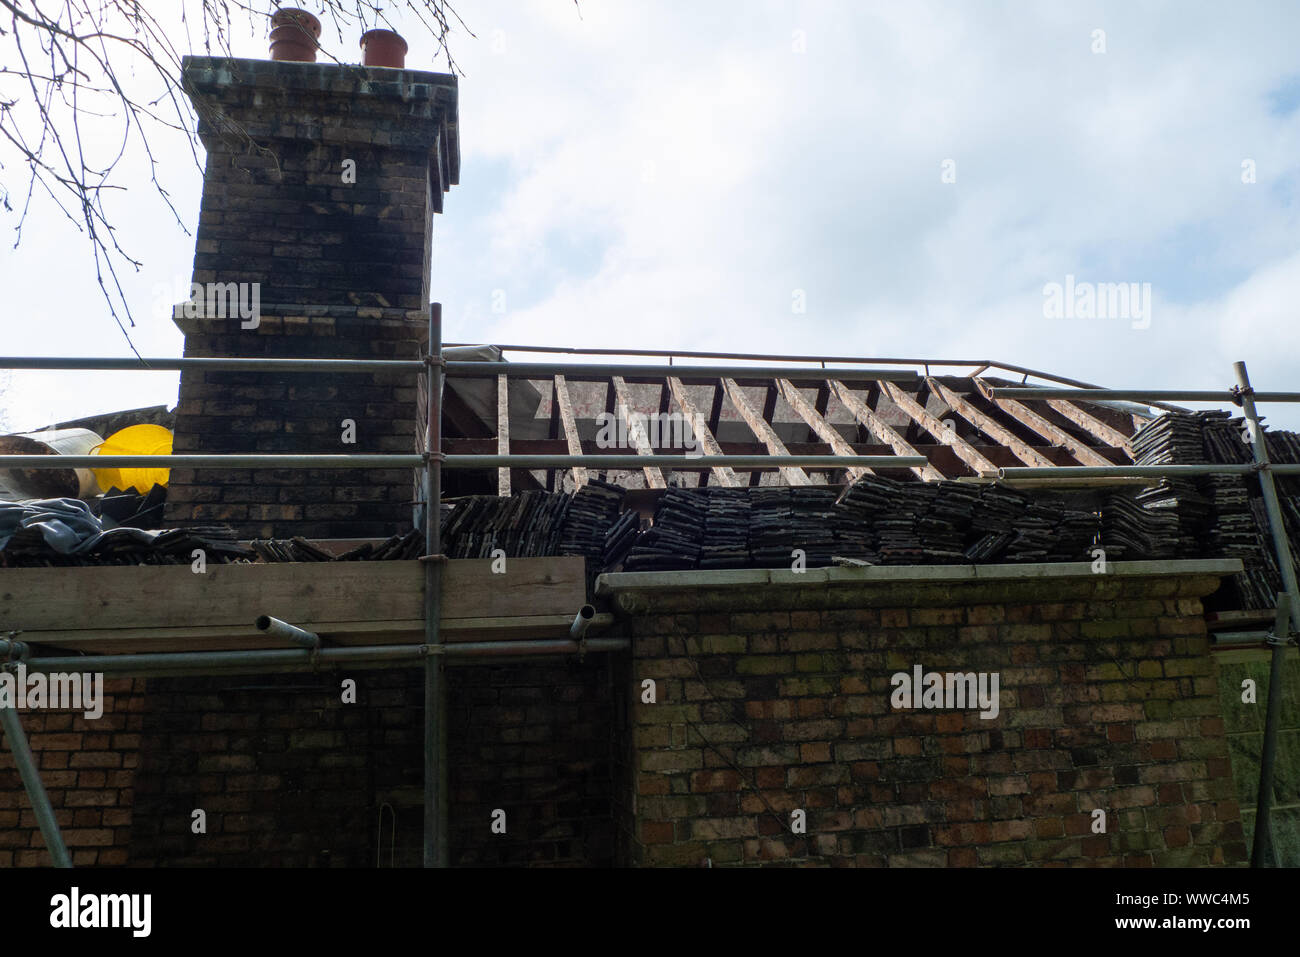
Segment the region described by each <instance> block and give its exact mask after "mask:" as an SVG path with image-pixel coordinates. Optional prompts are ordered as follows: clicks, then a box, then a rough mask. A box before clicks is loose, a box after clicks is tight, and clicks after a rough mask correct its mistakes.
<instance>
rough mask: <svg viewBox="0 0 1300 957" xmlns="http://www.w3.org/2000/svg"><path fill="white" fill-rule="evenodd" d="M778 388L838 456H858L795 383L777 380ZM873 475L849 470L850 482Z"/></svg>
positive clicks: (853, 469)
mask: <svg viewBox="0 0 1300 957" xmlns="http://www.w3.org/2000/svg"><path fill="white" fill-rule="evenodd" d="M776 385H777V388H779V389H780V390H781V395H782V397H783V398H784V399H785V401H786V402H788V403H790V408H792V409H794V410H795V412H796V413H798V415H799V418H801V419H803V420H804V422H806V423H807V424H808V428H810V429H812V431H813V432H814V433H815V434H816V435H817V436H818V437H819V438H821V440H822V441H823V442H825V443H826V444H827V445H829V446H830V447H831V450H832V451H833V452H834V453H835V454H836V455H857V453H856V452H854V451H853V446H851V445H850V444H849V443H848V442H846V441H845V440H844V437H843V436H842V435H840V434H839V432H837V431H835V427H834V426H832V425H831V424H830V423H829V422H827V421H826V419H825V418H824V417H823V416H822V414H821V413H819V412H818V411H817V410H816V409H815V408H813V407H812V406H811V405H809V404H808V400H807V399H805V398H804V397H803V395H802V394H801V393H800V392H799V390H798V389H797V388H795V385H794V383H792V382H791V381H790V380H789V379H777V380H776ZM867 474H874V473H872V471H871V469H868V468H859V467H857V466H854V467H853V468H850V469H849V470H848V476H849V481H850V482H856V481H857V480H858V479H860V478H861V477H862V476H864V475H867Z"/></svg>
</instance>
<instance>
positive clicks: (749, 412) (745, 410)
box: [722, 379, 813, 485]
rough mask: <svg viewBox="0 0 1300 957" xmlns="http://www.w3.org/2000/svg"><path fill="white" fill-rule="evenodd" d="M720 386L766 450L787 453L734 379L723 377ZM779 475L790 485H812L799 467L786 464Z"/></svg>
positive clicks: (776, 453)
mask: <svg viewBox="0 0 1300 957" xmlns="http://www.w3.org/2000/svg"><path fill="white" fill-rule="evenodd" d="M722 387H723V389H725V390H726V393H727V398H728V399H730V400H731V404H732V405H733V406H735V407H736V411H737V412H738V413H740V417H741V418H742V419H744V420H745V424H746V425H748V426H749V428H750V430H751V431H752V432H753V433H754V435H755V436H757V437H758V440H759V441H760V442H762V443H763V444H764V445H766V446H767V450H768V452H769V453H770V454H772V455H789V454H790V452H789V450H788V449H787V448H786V447H785V443H783V442H782V441H781V439H780V438H779V437H778V436H777V434H776V431H775V430H774V429H773V428H772V426H771V425H770V424H768V421H767V419H765V418H763V417H762V416H761V415H759V414H758V411H757V410H756V409H755V408H754V407H753V406H752V405H750V404H749V400H748V399H746V398H745V394H744V393H743V392H742V391H741V389H740V386H739V385H737V384H736V380H735V379H723V380H722ZM781 477H782V478H784V479H785V480H786V481H787V482H789V483H790V484H791V485H812V484H813V481H812V479H810V478H809V477H808V473H807V472H805V471H804V470H803V469H801V468H797V467H794V466H787V467H783V468H782V469H781Z"/></svg>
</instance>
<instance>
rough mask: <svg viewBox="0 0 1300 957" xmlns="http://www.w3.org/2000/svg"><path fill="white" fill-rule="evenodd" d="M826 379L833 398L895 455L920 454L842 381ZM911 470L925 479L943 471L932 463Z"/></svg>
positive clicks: (938, 477)
mask: <svg viewBox="0 0 1300 957" xmlns="http://www.w3.org/2000/svg"><path fill="white" fill-rule="evenodd" d="M827 381H828V382H830V386H831V391H832V392H834V393H835V398H837V399H839V400H840V402H841V403H842V404H843V405H844V407H845V408H846V409H848V410H849V411H850V412H851V413H853V417H854V418H856V419H857V420H858V421H859V422H861V423H862V425H863V426H864V427H865V428H866V429H867V430H868V431H870V432H871V433H872V435H874V436H876V437H877V438H880V439H883V440H884V441H885V442H886V443H888V444H889V447H890V448H892V449H893V450H894V454H895V455H920V454H921V453H920V452H918V451H917V450H916V449H915V447H913V446H912V445H909V444H908V442H907V440H906V439H904V438H903V437H902V436H901V435H899V434H898V432H897V431H896V430H895V429H894V427H893V426H892V425H890V424H889V423H888V422H886V421H885V420H884V419H883V418H881V417H880V415H879V414H877V413H876V411H875V410H874V409H871V408H869V407H868V406H867V404H866V403H865V402H863V401H862V400H861V399H859V398H858V397H857V396H856V395H854V394H853V393H852V392H850V391H849V390H848V388H846V387H845V385H844V383H842V382H839V381H838V380H835V379H829V380H827ZM912 471H913V472H915V473H916V474H917V476H918V477H920V478H922V479H925V480H926V481H940V480H942V479H943V478H944V475H943V473H942V472H940V471H939V470H938V469H936V468H935V467H934V466H933V465H925V466H922V467H920V468H913V469H912Z"/></svg>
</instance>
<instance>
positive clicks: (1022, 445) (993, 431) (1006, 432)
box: [930, 378, 1056, 468]
mask: <svg viewBox="0 0 1300 957" xmlns="http://www.w3.org/2000/svg"><path fill="white" fill-rule="evenodd" d="M930 389H931V390H932V391H933V392H934V393H935V394H936V395H938V396H939V397H940V398H942V399H943V401H945V402H947V403H948V406H949V407H950V408H951V409H952V410H953V411H954V412H956V413H957V414H958V415H960V416H961V417H962V418H963V419H965V420H966V421H967V422H969V423H971V424H972V425H973V426H975V427H976V428H977V429H982V430H983V431H984V432H986V433H988V434H989V435H991V436H992V437H993V438H994V439H995V440H996V441H998V442H1001V443H1002V444H1003V445H1005V446H1006V447H1007V448H1009V449H1010V450H1011V452H1012V454H1014V455H1015V457H1016V458H1018V459H1020V461H1022V462H1024V463H1025V464H1026V465H1030V466H1035V467H1038V468H1049V467H1051V466H1053V465H1055V464H1056V463H1055V462H1053V461H1052V460H1051V459H1049V458H1048V457H1047V456H1045V455H1043V454H1042V453H1041V452H1036V451H1035V450H1034V449H1033V448H1032V447H1031V446H1030V445H1029V443H1027V442H1023V441H1021V440H1020V439H1018V438H1016V435H1015V433H1014V432H1012V431H1011V430H1010V429H1008V428H1007V427H1006V426H1004V425H1002V424H1001V423H1000V422H998V421H997V420H996V419H994V418H993V417H992V416H990V415H988V414H986V413H984V412H982V411H980V410H979V409H977V408H976V407H975V406H974V405H972V404H971V403H970V402H968V401H967V400H966V399H964V398H963V397H962V396H960V395H958V394H957V393H956V392H954V391H953V390H952V389H950V388H948V387H947V386H946V385H944V384H943V383H942V382H940V381H939V380H938V379H935V378H931V379H930Z"/></svg>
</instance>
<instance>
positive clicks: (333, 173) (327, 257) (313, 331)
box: [166, 10, 460, 538]
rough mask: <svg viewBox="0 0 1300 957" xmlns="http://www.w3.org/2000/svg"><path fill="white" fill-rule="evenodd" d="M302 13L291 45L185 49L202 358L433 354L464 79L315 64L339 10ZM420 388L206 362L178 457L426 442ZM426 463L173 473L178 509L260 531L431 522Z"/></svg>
mask: <svg viewBox="0 0 1300 957" xmlns="http://www.w3.org/2000/svg"><path fill="white" fill-rule="evenodd" d="M299 13H301V11H291V10H281V11H279V12H278V13H277V14H276V16H277V18H282V19H283V20H284V21H285V22H276V23H275V29H274V30H273V32H272V37H273V39H272V44H273V46H274V47H276V49H277V50H281V52H284V50H283V49H282V48H284V47H286V46H287V47H288V48H289V49H288V51H287V52H288V53H290V54H292V55H291V56H290V58H288V59H286V58H282V57H280V56H279V55H278V54H277V58H276V59H273V60H241V59H227V58H214V57H187V58H185V60H184V63H183V79H184V84H185V89H186V91H187V92H188V94H189V96H190V98H191V100H192V101H193V103H194V105H195V108H196V110H197V112H198V114H199V117H200V122H199V136H200V138H201V140H202V141H203V144H204V146H205V147H206V148H207V154H208V155H207V164H206V169H205V172H204V180H203V199H202V205H201V208H200V213H199V227H198V234H197V241H196V251H195V255H194V271H193V280H192V281H193V284H194V285H193V286H192V287H191V290H193V291H195V292H198V293H200V294H201V295H200V296H199V297H197V299H196V301H192V302H190V303H183V304H181V305H179V306H177V311H176V316H175V318H174V321H175V322H176V324H177V325H178V326H179V327H180V329H181V330H182V331H183V332H184V333H185V355H186V356H187V357H191V356H240V357H242V356H248V357H288V356H309V357H313V358H384V359H390V358H407V359H414V358H419V356H420V355H421V354H422V353H423V350H424V348H425V344H426V341H427V333H428V327H427V322H428V316H427V310H428V308H429V267H430V258H431V252H432V226H433V214H434V213H437V212H441V211H442V196H443V193H444V192H446V191H447V190H448V189H449V188H450V187H451V186H452V185H453V184H455V183H456V182H457V180H458V177H459V166H460V153H459V142H458V138H457V106H456V102H457V86H456V78H455V77H454V76H450V75H446V74H440V73H426V72H421V71H415V70H406V69H395V68H392V67H384V66H355V65H337V64H331V63H314V62H310V60H311V58H314V55H315V51H314V46H313V44H314V43H315V34H314V33H313V29H314V30H316V31H318V30H319V24H318V23H317V22H316V20H315V18H314V17H311V15H310V14H305V17H306V18H307V19H303V18H302V17H300V16H298V14H299ZM313 24H315V26H314V28H313V26H312V25H313ZM281 30H287V31H289V33H281V34H280V35H279V38H278V39H277V37H276V31H281ZM290 34H291V35H290ZM368 36H369V34H368ZM392 37H396V34H392ZM382 39H383V40H389V38H382ZM308 40H310V41H311V42H310V43H307V42H305V41H308ZM397 40H398V41H400V40H401V38H400V37H397ZM291 41H304V42H297V43H296V44H295V43H294V42H291ZM374 43H375V40H374V39H372V40H371V41H369V42H368V43H367V44H366V48H367V56H368V57H369V51H370V49H371V46H372V45H373V44H374ZM277 44H278V45H277ZM379 45H380V46H382V43H381V44H379ZM390 45H391V42H390ZM400 48H402V49H403V50H404V48H405V43H404V42H401V43H400ZM390 52H391V51H390ZM307 53H310V54H311V57H306V54H307ZM417 387H418V381H417V376H415V375H412V374H410V373H394V372H379V373H360V374H348V375H333V376H331V375H322V374H317V373H289V374H286V373H244V372H240V373H232V372H190V371H186V372H184V373H182V375H181V386H180V401H179V406H178V410H177V419H176V429H175V433H176V441H175V452H176V453H177V454H180V453H184V452H189V453H197V452H214V453H228V452H267V453H308V452H311V453H333V454H345V453H383V452H398V453H400V452H413V451H416V450H417V449H418V448H419V438H417V437H418V436H420V435H421V434H422V424H421V423H420V422H419V421H418V416H417V409H416V405H417V399H416V396H417ZM412 477H413V476H412V472H411V470H406V469H398V470H393V469H386V470H346V471H333V470H331V471H320V472H313V471H302V470H293V471H289V470H279V471H276V470H265V469H254V470H212V469H194V470H191V469H173V470H172V477H171V483H170V489H169V496H168V504H167V513H166V519H167V521H168V522H169V523H175V524H193V523H198V522H204V521H224V522H229V523H230V524H231V525H233V526H235V527H236V528H237V529H238V530H240V531H241V532H242V533H243V534H244V535H246V536H247V537H251V538H266V537H281V538H283V537H289V536H292V535H302V536H305V537H309V538H354V537H379V536H388V535H392V534H394V533H396V532H398V531H405V530H407V529H409V528H410V527H411V518H412V501H413V499H414V498H415V493H414V486H413V484H412Z"/></svg>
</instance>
